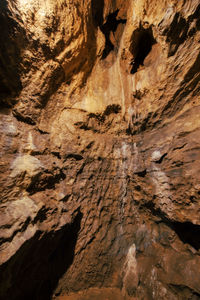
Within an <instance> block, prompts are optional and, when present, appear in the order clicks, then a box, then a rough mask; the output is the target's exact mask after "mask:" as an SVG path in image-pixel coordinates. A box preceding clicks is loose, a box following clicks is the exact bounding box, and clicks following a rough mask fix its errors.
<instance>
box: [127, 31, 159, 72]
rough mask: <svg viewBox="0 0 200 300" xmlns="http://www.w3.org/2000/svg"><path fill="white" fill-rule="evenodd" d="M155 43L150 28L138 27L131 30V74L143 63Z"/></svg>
mask: <svg viewBox="0 0 200 300" xmlns="http://www.w3.org/2000/svg"><path fill="white" fill-rule="evenodd" d="M155 43H156V41H155V39H154V37H153V31H152V28H148V29H144V28H143V27H140V28H139V29H137V30H135V31H134V32H133V34H132V42H131V46H130V52H131V53H132V55H133V61H132V63H131V65H132V68H131V74H134V73H136V72H137V70H138V68H139V66H143V65H144V60H145V58H146V57H147V55H148V54H149V53H150V52H151V49H152V46H153V45H154V44H155Z"/></svg>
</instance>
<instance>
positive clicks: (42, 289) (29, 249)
mask: <svg viewBox="0 0 200 300" xmlns="http://www.w3.org/2000/svg"><path fill="white" fill-rule="evenodd" d="M82 216H83V215H82V213H81V212H80V211H78V212H77V215H76V217H75V218H74V220H73V223H72V224H66V225H65V226H64V227H63V228H61V229H60V230H58V231H55V232H53V231H52V232H49V233H47V234H44V235H43V234H42V232H40V231H38V232H36V234H35V236H34V237H33V238H32V239H30V240H28V241H27V242H26V243H25V244H24V245H23V246H22V247H21V248H20V249H19V250H18V251H17V252H16V254H15V255H14V256H12V257H11V259H10V260H9V261H7V262H6V263H5V264H3V265H1V266H0V299H2V300H3V299H9V300H51V299H52V295H53V292H54V289H55V288H56V287H57V284H58V281H59V279H60V278H61V277H62V275H63V274H64V273H66V271H67V270H68V268H69V267H70V265H71V264H72V262H73V259H74V251H75V246H76V242H77V239H78V232H79V230H80V224H81V219H82ZM38 217H39V218H40V220H41V221H43V220H44V219H45V218H46V216H45V211H43V212H41V214H40V216H38ZM35 221H36V220H35Z"/></svg>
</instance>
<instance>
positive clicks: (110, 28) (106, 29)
mask: <svg viewBox="0 0 200 300" xmlns="http://www.w3.org/2000/svg"><path fill="white" fill-rule="evenodd" d="M118 13H119V10H118V9H117V10H116V11H115V12H113V13H111V14H109V15H108V17H107V19H106V22H105V23H104V24H103V25H101V26H100V29H101V31H102V32H103V34H104V36H105V39H106V42H105V48H104V50H103V53H102V59H105V58H106V57H107V56H108V55H109V53H110V52H111V51H113V50H114V48H115V46H114V44H113V42H112V41H111V39H110V33H111V32H112V33H115V32H116V30H117V27H118V25H119V24H125V23H126V19H119V20H117V15H118Z"/></svg>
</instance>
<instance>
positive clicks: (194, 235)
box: [172, 222, 200, 250]
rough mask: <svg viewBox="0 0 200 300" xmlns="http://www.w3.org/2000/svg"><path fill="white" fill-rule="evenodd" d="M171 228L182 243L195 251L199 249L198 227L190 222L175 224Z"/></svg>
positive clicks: (199, 227)
mask: <svg viewBox="0 0 200 300" xmlns="http://www.w3.org/2000/svg"><path fill="white" fill-rule="evenodd" d="M172 228H173V229H174V231H175V232H176V234H177V235H178V236H179V238H180V240H181V241H182V242H183V243H187V244H189V245H191V246H192V247H193V248H195V249H196V250H199V249H200V225H194V224H192V223H190V222H185V223H179V222H175V223H173V225H172Z"/></svg>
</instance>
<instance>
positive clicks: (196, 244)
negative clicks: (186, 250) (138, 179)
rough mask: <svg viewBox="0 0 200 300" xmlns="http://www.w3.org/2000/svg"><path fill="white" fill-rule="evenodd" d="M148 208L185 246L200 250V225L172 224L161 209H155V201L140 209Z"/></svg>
mask: <svg viewBox="0 0 200 300" xmlns="http://www.w3.org/2000/svg"><path fill="white" fill-rule="evenodd" d="M155 199H156V196H155V195H154V197H153V200H154V201H155ZM144 207H145V208H147V209H149V210H150V211H151V214H152V215H154V216H156V217H159V218H160V221H159V222H164V223H165V224H166V225H167V226H168V227H170V228H171V229H172V230H173V231H175V232H176V234H177V236H178V237H179V239H180V240H181V241H182V242H183V243H184V244H189V245H191V246H192V247H193V248H194V249H196V250H197V251H198V250H199V249H200V225H195V224H193V223H191V222H184V223H181V222H172V221H170V220H169V219H168V218H167V217H166V215H165V214H164V213H163V212H162V211H161V210H160V208H155V204H154V202H153V201H150V202H147V203H144V204H143V205H141V207H140V208H144Z"/></svg>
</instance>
